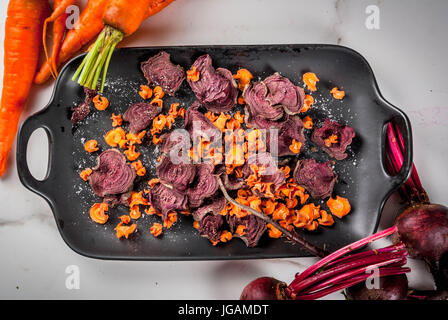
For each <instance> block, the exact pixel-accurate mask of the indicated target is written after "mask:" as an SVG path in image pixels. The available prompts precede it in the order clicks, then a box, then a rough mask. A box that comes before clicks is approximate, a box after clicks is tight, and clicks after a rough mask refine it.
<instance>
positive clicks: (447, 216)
mask: <svg viewBox="0 0 448 320" xmlns="http://www.w3.org/2000/svg"><path fill="white" fill-rule="evenodd" d="M387 138H388V146H387V155H388V160H389V169H390V171H391V173H393V174H396V173H397V172H398V171H399V170H400V168H401V166H402V165H403V153H404V141H403V137H402V135H401V133H400V131H399V130H398V127H396V126H394V125H393V124H392V123H389V124H388V126H387ZM399 191H400V195H401V196H402V197H403V198H404V199H405V200H406V201H407V202H408V206H409V207H408V208H407V209H406V210H405V211H403V212H402V213H401V214H400V215H399V216H398V217H397V218H396V220H395V225H396V226H397V227H398V234H397V236H396V237H395V241H401V242H403V243H405V244H406V248H407V250H408V251H409V253H410V255H411V256H412V257H418V258H421V259H424V260H425V261H426V262H427V263H428V265H429V267H430V269H431V272H432V274H433V276H434V280H435V283H436V286H437V288H438V289H439V290H446V289H448V208H447V207H445V206H443V205H439V204H430V203H429V199H428V196H427V194H426V191H425V189H424V188H423V186H422V184H421V182H420V178H419V176H418V173H417V170H416V168H415V166H413V169H412V173H411V177H410V178H409V179H408V180H407V181H406V183H405V184H404V185H403V186H402V188H401V189H400V190H399Z"/></svg>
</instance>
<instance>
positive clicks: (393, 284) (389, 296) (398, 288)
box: [345, 274, 408, 300]
mask: <svg viewBox="0 0 448 320" xmlns="http://www.w3.org/2000/svg"><path fill="white" fill-rule="evenodd" d="M378 281H379V283H378V284H379V288H367V286H366V283H365V282H361V283H358V284H355V285H354V286H351V287H349V288H347V289H346V290H345V292H346V295H347V298H348V299H350V300H405V299H406V297H407V295H408V277H407V276H406V275H405V274H399V275H394V276H388V277H381V278H379V279H378Z"/></svg>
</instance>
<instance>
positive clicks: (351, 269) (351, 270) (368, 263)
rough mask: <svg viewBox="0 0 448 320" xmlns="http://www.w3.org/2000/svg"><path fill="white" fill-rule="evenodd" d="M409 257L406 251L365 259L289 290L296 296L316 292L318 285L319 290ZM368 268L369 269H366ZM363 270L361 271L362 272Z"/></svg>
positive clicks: (323, 274) (320, 274)
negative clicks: (315, 288)
mask: <svg viewBox="0 0 448 320" xmlns="http://www.w3.org/2000/svg"><path fill="white" fill-rule="evenodd" d="M406 255H407V252H406V250H401V251H399V252H385V253H381V254H378V255H374V256H370V257H364V258H361V259H358V260H356V261H352V262H349V263H344V264H342V265H339V266H337V267H333V268H330V269H328V270H325V271H323V272H320V273H317V274H315V275H313V276H311V277H308V278H306V279H304V280H302V281H301V282H300V283H297V284H294V285H290V286H289V288H290V289H291V291H292V292H293V293H295V294H299V293H301V292H302V291H304V290H305V289H306V291H314V287H313V286H315V285H316V284H317V288H320V287H321V286H322V283H320V284H319V282H321V281H323V280H325V281H324V282H323V284H324V285H323V287H325V286H327V285H328V284H330V283H337V282H339V281H341V280H345V279H347V278H350V277H352V276H353V275H354V274H356V273H358V272H364V271H365V270H368V269H369V268H374V267H381V266H384V265H388V264H391V263H395V262H399V261H400V260H402V259H403V258H404V257H405V256H406ZM366 268H367V269H366ZM360 270H361V271H360Z"/></svg>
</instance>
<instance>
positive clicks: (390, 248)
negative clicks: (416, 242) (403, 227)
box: [325, 242, 406, 268]
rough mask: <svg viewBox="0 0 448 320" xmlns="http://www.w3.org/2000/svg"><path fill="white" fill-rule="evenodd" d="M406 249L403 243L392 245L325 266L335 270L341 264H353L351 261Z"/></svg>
mask: <svg viewBox="0 0 448 320" xmlns="http://www.w3.org/2000/svg"><path fill="white" fill-rule="evenodd" d="M404 248H406V246H405V245H404V243H403V242H399V243H397V244H395V245H390V246H388V247H385V248H381V249H374V250H369V251H363V252H358V253H356V254H353V255H349V256H347V257H343V258H341V259H338V260H335V261H332V262H330V263H329V264H327V265H326V266H325V268H330V267H331V268H333V267H335V266H339V265H340V264H343V263H348V262H351V261H354V260H358V259H361V258H365V257H368V256H372V255H378V254H380V253H385V252H392V251H398V250H402V249H404Z"/></svg>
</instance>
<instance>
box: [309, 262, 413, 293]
mask: <svg viewBox="0 0 448 320" xmlns="http://www.w3.org/2000/svg"><path fill="white" fill-rule="evenodd" d="M395 263H406V258H404V257H396V258H393V259H388V260H384V261H380V262H378V263H374V264H368V265H364V266H362V267H359V268H357V269H353V270H349V271H348V272H346V273H342V274H338V275H336V276H334V277H332V278H328V279H326V280H325V281H322V282H321V283H318V284H316V285H315V286H313V287H311V288H308V289H306V290H302V292H301V293H302V294H304V293H310V292H314V291H317V290H320V289H323V288H326V287H328V286H332V285H336V284H338V283H341V282H342V281H345V280H348V279H351V278H353V277H355V276H357V275H359V274H362V273H367V272H368V271H370V270H372V269H373V268H378V269H379V268H381V267H386V266H388V267H389V266H392V265H394V264H395ZM394 267H396V266H395V265H394Z"/></svg>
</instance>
